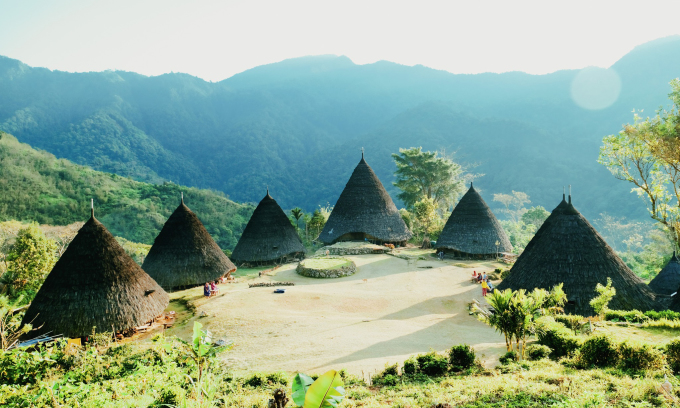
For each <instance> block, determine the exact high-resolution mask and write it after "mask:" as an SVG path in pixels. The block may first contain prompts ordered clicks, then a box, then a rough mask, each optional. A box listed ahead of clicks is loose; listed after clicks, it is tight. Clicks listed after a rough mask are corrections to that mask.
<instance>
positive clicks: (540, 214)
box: [522, 205, 550, 231]
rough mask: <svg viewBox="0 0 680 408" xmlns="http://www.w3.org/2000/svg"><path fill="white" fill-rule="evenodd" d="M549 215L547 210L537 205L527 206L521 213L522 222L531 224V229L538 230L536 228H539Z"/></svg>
mask: <svg viewBox="0 0 680 408" xmlns="http://www.w3.org/2000/svg"><path fill="white" fill-rule="evenodd" d="M549 216H550V212H548V211H547V210H546V209H545V208H543V207H542V206H540V205H537V206H536V207H531V208H529V209H528V210H527V211H526V212H525V213H524V214H522V222H523V223H524V225H527V226H528V225H532V226H533V228H531V229H533V230H534V231H538V229H539V228H541V226H542V225H543V223H544V222H545V220H547V219H548V217H549Z"/></svg>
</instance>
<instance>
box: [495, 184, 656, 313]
mask: <svg viewBox="0 0 680 408" xmlns="http://www.w3.org/2000/svg"><path fill="white" fill-rule="evenodd" d="M569 201H570V202H569V203H568V204H567V205H566V206H564V207H563V208H562V209H561V211H560V210H559V207H560V206H558V209H556V210H558V211H554V212H553V215H551V217H550V218H549V219H548V220H547V221H546V222H545V223H544V224H543V226H542V227H541V229H539V232H540V234H539V233H537V234H536V236H534V238H533V239H532V240H531V242H530V243H529V245H528V246H527V248H526V250H525V251H524V252H523V253H522V254H521V255H520V256H519V258H518V259H517V262H515V264H514V266H513V267H512V269H511V270H510V275H509V276H508V277H507V278H506V279H505V280H503V282H501V283H500V284H499V285H498V289H501V290H503V289H507V288H510V289H513V290H517V289H526V290H529V291H530V290H533V289H534V288H543V289H548V290H549V289H551V288H552V287H553V286H555V285H557V284H560V283H564V292H565V293H566V294H567V298H568V303H567V306H566V307H565V311H566V312H567V313H575V314H579V315H583V316H592V315H593V314H594V312H593V309H592V307H591V306H590V300H591V299H592V298H593V297H595V296H596V292H595V286H596V285H597V284H598V283H601V284H603V285H605V284H606V283H607V278H608V277H609V278H611V279H612V285H613V286H614V287H615V288H616V296H614V298H613V299H612V301H611V302H610V303H609V307H610V308H611V309H619V310H632V309H638V310H642V311H646V310H653V309H656V308H658V307H657V305H656V299H655V295H654V293H653V292H652V291H651V290H650V289H649V287H647V285H645V284H644V282H642V280H641V279H640V278H638V277H637V276H636V275H635V274H634V273H633V271H631V270H630V269H629V268H628V266H626V264H625V263H623V261H622V260H621V259H620V258H619V257H618V256H617V255H616V253H615V252H614V250H613V249H612V248H611V247H610V246H609V245H607V243H606V242H605V240H604V239H603V238H602V237H601V236H600V234H598V233H597V231H596V230H595V229H594V228H593V227H592V226H591V225H590V223H589V222H588V221H587V220H586V219H585V218H584V217H583V216H582V215H581V214H580V213H579V212H578V211H577V210H576V209H575V208H574V206H573V205H572V204H571V197H570V199H569Z"/></svg>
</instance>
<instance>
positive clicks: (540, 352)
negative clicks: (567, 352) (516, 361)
mask: <svg viewBox="0 0 680 408" xmlns="http://www.w3.org/2000/svg"><path fill="white" fill-rule="evenodd" d="M551 351H552V350H550V347H548V346H544V345H542V344H530V345H528V346H527V350H526V353H527V356H529V359H531V360H540V359H543V358H547V357H549V356H550V352H551Z"/></svg>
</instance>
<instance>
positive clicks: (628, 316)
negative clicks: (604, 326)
mask: <svg viewBox="0 0 680 408" xmlns="http://www.w3.org/2000/svg"><path fill="white" fill-rule="evenodd" d="M604 318H605V320H618V321H620V322H624V321H625V322H629V323H644V322H646V321H648V320H649V317H647V316H645V314H644V313H642V312H641V311H639V310H607V311H606V312H605V314H604Z"/></svg>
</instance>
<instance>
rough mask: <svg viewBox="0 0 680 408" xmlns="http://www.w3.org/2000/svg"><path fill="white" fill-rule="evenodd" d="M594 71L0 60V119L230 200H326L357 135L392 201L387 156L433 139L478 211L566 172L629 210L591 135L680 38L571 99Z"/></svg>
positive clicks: (661, 96)
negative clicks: (606, 100) (131, 65)
mask: <svg viewBox="0 0 680 408" xmlns="http://www.w3.org/2000/svg"><path fill="white" fill-rule="evenodd" d="M480 52H482V51H481V50H480ZM602 71H603V70H595V69H586V70H567V71H558V72H555V73H552V74H547V75H529V74H525V73H521V72H510V73H504V74H478V75H454V74H451V73H448V72H444V71H438V70H434V69H430V68H425V67H422V66H415V67H408V66H403V65H398V64H394V63H391V62H386V61H381V62H377V63H374V64H368V65H356V64H354V63H352V61H351V60H349V59H348V58H346V57H342V56H316V57H304V58H296V59H292V60H286V61H283V62H280V63H275V64H270V65H265V66H261V67H257V68H253V69H251V70H248V71H246V72H243V73H241V74H238V75H235V76H233V77H231V78H229V79H226V80H224V81H221V82H218V83H210V82H206V81H203V80H201V79H199V78H196V77H192V76H190V75H186V74H166V75H161V76H157V77H146V76H142V75H139V74H135V73H130V72H119V71H116V72H113V71H107V72H90V73H65V72H59V71H50V70H48V69H44V68H31V67H29V66H27V65H25V64H23V63H21V62H19V61H16V60H12V59H9V58H4V57H0V95H1V97H0V129H1V130H4V131H6V132H8V133H12V134H14V135H15V136H16V137H17V138H19V140H21V141H22V142H26V143H29V144H30V145H32V146H35V147H37V148H40V149H44V150H47V151H49V152H51V153H53V154H55V155H56V156H57V157H63V158H67V159H69V160H72V161H74V162H76V163H79V164H84V165H89V166H91V167H92V168H94V169H97V170H103V171H108V172H114V173H117V174H119V175H122V176H126V177H132V178H134V179H137V180H142V181H150V182H160V181H164V180H170V181H173V182H176V183H181V184H185V185H190V186H195V187H199V188H211V189H215V190H220V191H223V192H224V193H225V194H227V195H228V196H229V197H230V198H232V199H234V200H236V201H245V202H256V201H259V199H260V198H261V197H262V196H263V195H264V191H265V188H266V187H267V186H269V188H270V191H271V192H272V195H273V196H274V197H275V198H276V199H277V201H279V203H281V204H282V206H283V207H284V208H292V207H294V206H300V207H303V208H305V209H306V210H313V209H314V208H316V207H317V206H318V205H323V204H325V203H326V202H329V203H330V204H333V203H334V202H335V201H336V200H337V198H338V196H339V195H340V192H341V191H342V188H343V187H344V183H345V182H346V181H347V178H348V177H349V174H350V173H351V171H352V170H353V168H354V166H355V165H356V164H357V163H358V161H359V159H360V155H361V153H360V148H361V147H364V148H365V151H366V159H367V161H368V163H369V164H370V165H371V166H372V167H373V168H374V170H375V171H376V173H377V174H378V176H379V177H380V178H381V180H382V181H383V184H385V186H386V187H388V190H389V191H390V192H391V193H392V196H393V197H395V196H396V194H394V193H395V190H394V188H393V187H392V186H391V183H392V181H393V174H392V173H393V171H394V169H395V166H394V164H393V162H392V159H391V157H390V154H391V153H395V152H397V151H398V149H399V148H400V147H404V148H408V147H411V146H423V148H424V149H428V150H434V149H440V148H443V149H445V150H446V151H447V152H453V151H455V152H457V154H456V157H457V158H458V160H459V161H461V162H464V163H477V164H478V166H477V167H476V168H475V169H474V172H476V173H484V174H485V176H483V177H481V178H479V179H477V180H476V182H475V186H478V187H479V189H480V190H481V193H482V195H483V197H484V198H485V199H486V200H487V202H489V204H490V205H492V207H493V206H494V204H493V203H492V202H491V201H492V197H493V196H492V194H493V193H501V192H502V193H509V192H510V191H511V190H515V191H524V192H527V193H528V194H529V195H530V196H531V198H532V204H534V205H536V204H540V205H543V206H545V207H546V208H548V209H549V210H550V209H552V208H553V207H554V206H555V205H557V203H558V202H559V200H560V199H561V193H562V186H563V185H568V184H571V185H572V186H573V191H574V200H575V204H576V206H577V208H579V209H580V210H581V211H582V212H583V213H584V214H585V215H586V216H587V217H591V218H592V217H597V216H598V214H599V213H601V212H609V213H610V214H615V215H623V216H628V217H632V218H638V219H640V218H645V217H646V213H645V210H644V203H643V202H642V201H641V200H640V199H639V198H637V197H636V196H634V195H633V194H630V192H629V191H630V186H629V185H628V184H627V183H625V182H622V181H618V180H616V179H614V177H613V176H611V175H610V173H609V172H608V171H607V170H606V169H605V168H604V167H603V166H601V165H599V164H598V163H597V162H596V160H597V156H598V152H599V146H600V144H601V140H602V137H603V136H605V135H608V134H612V133H616V132H618V131H619V130H620V128H621V125H622V124H624V123H627V122H630V121H632V113H631V111H632V110H633V109H634V108H635V109H645V112H646V113H649V114H653V113H654V110H655V109H656V108H658V107H659V106H661V105H664V106H665V105H667V104H668V99H667V98H666V95H667V94H668V93H669V91H670V87H669V85H668V83H669V81H670V80H671V79H673V78H676V77H680V36H676V37H668V38H664V39H661V40H657V41H653V42H650V43H647V44H645V45H642V46H639V47H637V48H635V49H634V50H633V51H631V52H630V53H629V54H627V55H625V56H624V57H623V58H621V59H620V60H619V61H618V62H617V63H616V64H614V65H613V66H612V67H611V68H610V70H609V71H606V72H605V74H609V77H612V75H613V78H614V83H615V85H616V81H619V80H620V94H619V95H618V97H617V98H615V102H614V103H613V104H611V106H609V107H606V108H604V109H599V110H589V109H585V108H582V107H580V106H579V105H578V104H577V103H575V101H574V100H575V99H574V97H572V96H573V95H572V94H573V93H574V92H576V94H577V95H576V99H577V100H579V101H580V102H581V105H586V106H587V105H589V104H591V103H590V102H593V101H594V102H593V103H597V99H598V98H600V96H601V95H600V93H601V92H599V91H598V89H599V88H598V87H604V88H606V85H607V83H605V82H607V81H602V80H600V79H599V78H600V77H598V76H597V75H598V74H602ZM612 72H614V73H615V74H612ZM593 73H594V74H593ZM591 74H592V75H591ZM589 75H591V77H590V78H589ZM617 75H618V79H617ZM610 82H611V81H610ZM574 84H576V85H578V86H576V87H575V88H574V87H573V86H572V85H574ZM610 85H611V83H610ZM604 88H603V89H604ZM579 89H580V94H579V93H578V92H579ZM604 91H606V89H604V90H603V92H604ZM579 95H581V96H579ZM615 96H616V92H614V97H615ZM584 98H585V99H584Z"/></svg>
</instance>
